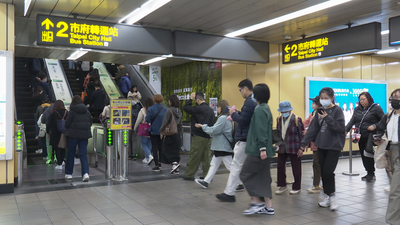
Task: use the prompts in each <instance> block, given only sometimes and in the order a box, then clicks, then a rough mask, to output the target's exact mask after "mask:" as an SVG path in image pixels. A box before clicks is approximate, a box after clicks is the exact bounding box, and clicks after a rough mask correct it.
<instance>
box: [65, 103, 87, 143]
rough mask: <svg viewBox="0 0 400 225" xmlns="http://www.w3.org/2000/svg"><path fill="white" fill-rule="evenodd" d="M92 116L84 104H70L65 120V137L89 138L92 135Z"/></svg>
mask: <svg viewBox="0 0 400 225" xmlns="http://www.w3.org/2000/svg"><path fill="white" fill-rule="evenodd" d="M91 126H92V116H91V115H90V113H89V111H88V110H87V108H86V106H85V105H84V104H77V105H73V106H71V110H70V111H69V113H68V116H67V120H66V121H65V128H67V137H70V138H77V139H89V138H91V137H92V131H91V130H90V127H91Z"/></svg>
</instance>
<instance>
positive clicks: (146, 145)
mask: <svg viewBox="0 0 400 225" xmlns="http://www.w3.org/2000/svg"><path fill="white" fill-rule="evenodd" d="M140 144H141V145H142V148H143V151H144V155H145V158H146V159H148V158H149V155H150V154H151V141H150V138H147V137H143V136H140Z"/></svg>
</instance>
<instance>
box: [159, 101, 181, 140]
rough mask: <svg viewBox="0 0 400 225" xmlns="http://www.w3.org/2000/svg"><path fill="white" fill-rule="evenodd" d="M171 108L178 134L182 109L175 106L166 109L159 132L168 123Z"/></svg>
mask: <svg viewBox="0 0 400 225" xmlns="http://www.w3.org/2000/svg"><path fill="white" fill-rule="evenodd" d="M171 110H172V112H173V113H174V116H175V121H176V124H178V132H179V134H181V133H182V111H181V110H180V109H178V108H176V107H171V108H169V109H168V110H167V112H166V113H165V116H164V120H163V122H162V124H161V128H160V132H162V131H163V130H164V129H165V126H167V124H168V123H170V122H171V116H172V114H171Z"/></svg>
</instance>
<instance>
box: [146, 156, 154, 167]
mask: <svg viewBox="0 0 400 225" xmlns="http://www.w3.org/2000/svg"><path fill="white" fill-rule="evenodd" d="M153 160H154V157H153V156H152V155H149V161H147V165H150V163H152V162H153Z"/></svg>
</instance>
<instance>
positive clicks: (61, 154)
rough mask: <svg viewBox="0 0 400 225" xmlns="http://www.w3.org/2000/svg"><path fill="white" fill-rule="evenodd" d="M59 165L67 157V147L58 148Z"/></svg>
mask: <svg viewBox="0 0 400 225" xmlns="http://www.w3.org/2000/svg"><path fill="white" fill-rule="evenodd" d="M56 157H57V165H59V166H60V165H62V163H63V161H64V158H65V148H56Z"/></svg>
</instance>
